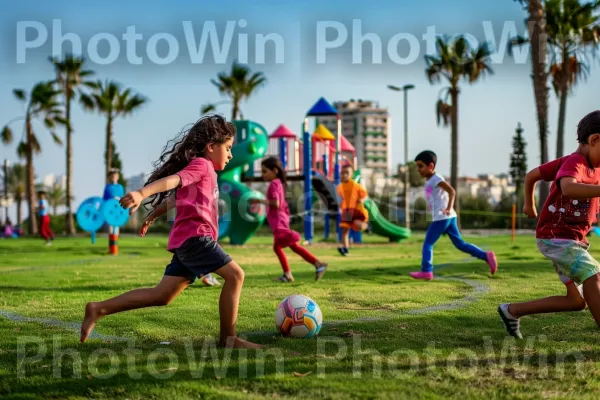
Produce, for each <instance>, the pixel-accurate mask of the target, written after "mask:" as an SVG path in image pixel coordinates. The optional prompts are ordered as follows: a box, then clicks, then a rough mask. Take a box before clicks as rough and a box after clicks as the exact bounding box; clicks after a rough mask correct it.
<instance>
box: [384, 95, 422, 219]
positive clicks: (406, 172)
mask: <svg viewBox="0 0 600 400" xmlns="http://www.w3.org/2000/svg"><path fill="white" fill-rule="evenodd" d="M414 88H415V85H412V84H407V85H404V86H402V87H400V86H394V85H388V89H390V90H393V91H395V92H404V220H405V226H406V228H407V229H410V204H409V200H410V190H409V189H410V171H409V169H408V91H409V90H412V89H414Z"/></svg>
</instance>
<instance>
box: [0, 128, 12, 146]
mask: <svg viewBox="0 0 600 400" xmlns="http://www.w3.org/2000/svg"><path fill="white" fill-rule="evenodd" d="M0 136H1V137H2V143H4V144H10V143H12V140H13V131H12V129H10V127H9V126H5V127H4V128H2V132H0Z"/></svg>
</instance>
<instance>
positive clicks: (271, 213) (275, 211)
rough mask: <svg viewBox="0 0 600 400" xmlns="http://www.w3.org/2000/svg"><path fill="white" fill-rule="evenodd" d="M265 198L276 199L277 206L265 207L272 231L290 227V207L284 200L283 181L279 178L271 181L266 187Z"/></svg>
mask: <svg viewBox="0 0 600 400" xmlns="http://www.w3.org/2000/svg"><path fill="white" fill-rule="evenodd" d="M267 200H269V201H271V200H278V201H279V208H275V207H271V206H269V207H267V221H268V222H269V226H270V227H271V230H272V231H273V232H275V231H278V230H289V229H290V209H289V208H288V205H287V202H286V201H285V191H284V190H283V183H281V181H280V180H279V179H274V180H272V181H271V184H270V185H269V188H268V189H267Z"/></svg>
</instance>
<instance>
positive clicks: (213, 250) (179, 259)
mask: <svg viewBox="0 0 600 400" xmlns="http://www.w3.org/2000/svg"><path fill="white" fill-rule="evenodd" d="M231 261H232V259H231V257H230V256H229V255H228V254H227V253H225V251H224V250H223V249H222V248H221V246H219V244H218V243H217V242H216V241H215V240H213V238H211V237H210V236H198V237H193V238H189V239H188V240H186V241H185V242H184V243H183V244H182V245H181V247H179V248H177V249H175V250H173V259H172V260H171V263H170V264H169V265H167V268H166V269H165V275H168V276H181V277H184V278H188V279H189V280H190V281H191V283H194V281H195V280H196V278H199V277H201V276H203V275H207V274H210V273H211V272H215V271H216V270H218V269H219V268H221V267H224V266H225V265H227V264H229V263H230V262H231Z"/></svg>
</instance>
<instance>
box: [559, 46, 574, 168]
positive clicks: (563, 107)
mask: <svg viewBox="0 0 600 400" xmlns="http://www.w3.org/2000/svg"><path fill="white" fill-rule="evenodd" d="M562 57H563V60H562V76H561V81H560V106H559V110H558V128H557V130H556V158H560V157H562V156H563V155H564V153H565V151H564V147H565V114H566V113H567V96H568V95H569V76H570V73H571V71H570V69H571V66H570V63H569V54H568V53H567V46H566V45H564V46H563V54H562Z"/></svg>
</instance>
